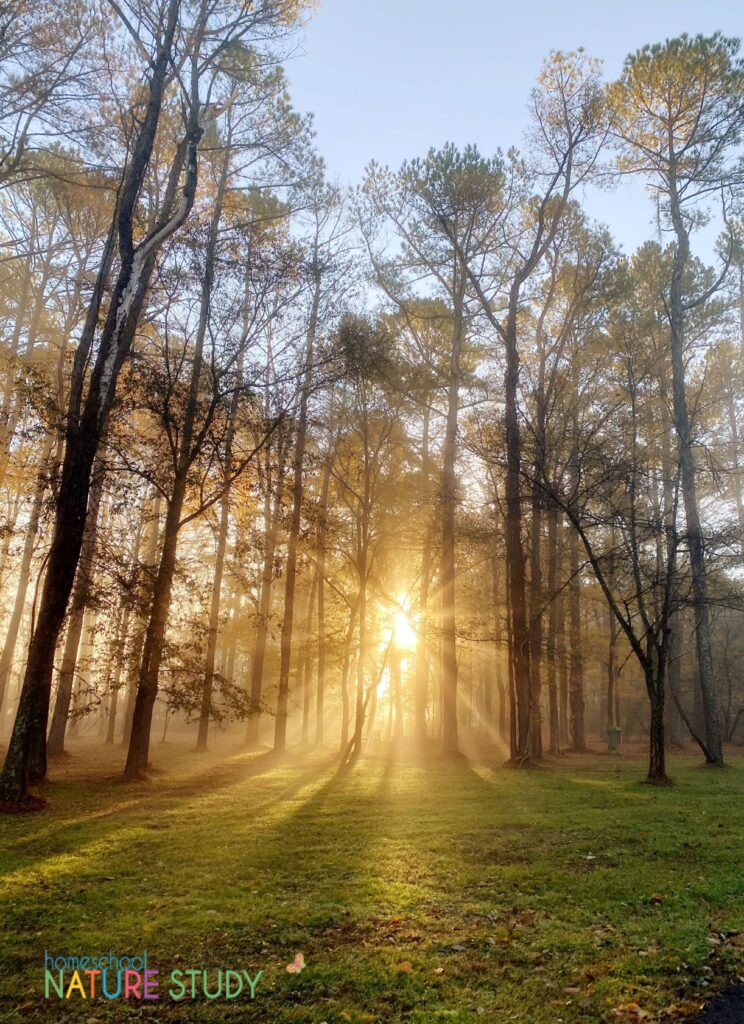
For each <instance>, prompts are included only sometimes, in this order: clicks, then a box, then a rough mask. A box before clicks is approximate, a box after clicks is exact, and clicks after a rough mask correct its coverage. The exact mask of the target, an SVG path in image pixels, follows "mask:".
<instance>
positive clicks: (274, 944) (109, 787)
mask: <svg viewBox="0 0 744 1024" xmlns="http://www.w3.org/2000/svg"><path fill="white" fill-rule="evenodd" d="M169 750H170V753H169V761H168V764H167V768H166V770H165V771H163V772H162V773H159V774H157V775H156V776H154V777H153V779H152V780H151V781H150V782H149V783H146V784H144V785H140V786H134V785H125V784H123V783H120V782H118V781H117V779H116V776H115V773H116V771H117V769H118V763H117V760H116V757H118V754H117V755H116V757H114V756H112V755H111V753H110V751H106V752H105V756H102V754H103V748H101V747H84V746H81V747H79V748H77V749H76V750H75V756H74V758H71V759H70V760H68V761H66V762H65V763H64V765H63V766H61V767H60V766H56V767H55V768H54V770H53V778H52V782H51V783H50V784H49V786H48V787H47V796H48V799H49V807H48V809H47V810H46V811H45V812H44V813H41V814H36V815H19V816H16V817H13V818H4V819H3V820H2V822H0V830H1V831H0V866H1V867H2V881H1V883H0V886H1V888H0V907H1V908H2V914H1V917H2V924H3V929H4V931H3V938H2V947H3V948H2V958H3V959H2V964H1V965H0V967H1V981H0V985H1V987H0V1019H2V1020H3V1021H5V1020H14V1019H18V1020H20V1019H24V1020H31V1021H36V1020H39V1021H41V1020H45V1021H46V1020H50V1021H51V1020H53V1021H58V1020H71V1021H72V1020H80V1021H86V1022H91V1024H92V1022H96V1021H101V1022H106V1021H127V1020H142V1019H145V1020H147V1019H154V1018H157V1019H158V1020H165V1021H174V1022H175V1021H218V1020H228V1021H233V1020H234V1021H238V1020H240V1021H246V1022H262V1024H263V1022H270V1024H274V1022H276V1024H288V1022H308V1024H310V1022H314V1024H320V1022H322V1021H325V1022H327V1024H341V1022H347V1024H348V1022H351V1024H354V1022H380V1024H396V1022H404V1021H405V1022H411V1024H435V1022H450V1024H460V1022H465V1021H487V1022H498V1024H507V1022H509V1021H517V1022H520V1024H570V1022H576V1021H610V1020H615V1021H617V1020H620V1021H623V1020H625V1021H628V1022H632V1021H642V1020H645V1021H652V1020H656V1019H662V1018H663V1017H664V1016H665V1014H667V1015H668V1014H673V1015H676V1014H683V1013H685V1012H689V1011H691V1010H693V1009H694V1008H695V1007H696V1006H699V1005H700V1003H701V1001H702V999H704V998H705V994H706V992H708V991H711V990H712V989H713V988H715V987H716V986H717V985H719V984H723V983H724V982H725V980H726V979H730V978H732V977H734V976H736V974H737V973H741V972H742V966H741V964H742V953H744V934H742V935H739V934H738V932H739V930H742V931H743V932H744V872H742V851H743V850H744V845H743V840H744V801H743V800H742V773H741V767H742V761H741V760H740V761H739V764H738V766H737V765H736V764H735V766H734V767H733V768H730V769H729V770H727V771H723V772H721V771H711V770H706V769H703V768H700V767H698V764H697V761H696V760H693V759H691V758H689V759H688V758H684V759H679V760H678V761H676V762H674V763H673V765H672V770H673V774H674V777H675V780H676V782H677V785H676V786H675V787H673V788H670V789H657V788H652V787H649V786H645V785H642V784H641V783H640V781H639V780H640V779H641V778H642V777H643V772H644V765H643V762H642V761H641V760H640V759H638V760H634V759H626V758H625V757H623V758H612V757H610V756H599V755H595V756H587V757H567V758H563V759H559V760H557V761H555V762H553V763H552V764H551V765H550V767H549V768H546V769H544V770H542V769H540V770H534V771H526V772H520V771H514V770H509V769H504V768H501V767H499V766H497V765H496V764H493V765H489V764H475V763H471V762H468V761H466V760H462V761H458V762H447V761H444V760H440V759H433V760H430V761H427V762H425V763H416V762H414V761H402V762H399V763H396V762H393V761H391V760H387V759H386V758H385V757H383V756H380V757H379V758H378V757H368V758H365V759H364V760H362V761H361V762H360V763H359V764H358V765H357V766H355V767H354V768H353V769H351V770H350V771H349V772H347V773H345V774H341V775H339V774H337V773H336V771H335V768H336V760H335V758H334V756H333V754H332V752H330V751H328V750H326V751H323V752H314V753H309V754H307V755H306V756H304V757H302V758H300V757H299V756H295V757H291V758H288V759H287V760H285V761H283V762H281V763H277V762H275V761H273V760H272V758H271V757H270V756H268V755H247V754H237V755H233V756H228V757H219V756H217V755H207V756H206V757H205V756H201V757H197V756H195V755H193V754H191V753H189V752H187V751H185V750H184V749H181V748H175V749H174V748H173V747H171V745H169ZM101 762H104V763H103V764H101ZM143 948H146V949H147V951H148V961H149V963H150V965H151V966H156V967H157V968H158V969H159V971H160V976H161V999H160V1000H159V1001H158V1002H157V1003H153V1004H150V1005H146V1006H145V1005H143V1004H142V1003H140V1002H137V1001H133V1002H124V1001H121V1000H117V1001H102V1000H96V1001H95V1002H93V1003H88V1002H86V1003H83V1002H82V1000H81V999H80V998H79V997H78V996H73V997H71V999H70V1000H69V1001H62V1002H60V1001H59V1000H58V999H57V998H56V997H55V998H53V999H50V1000H46V1001H45V999H44V987H43V964H42V961H43V953H44V950H45V949H46V950H48V951H49V952H54V953H55V954H58V955H86V954H87V955H95V954H98V953H102V952H104V951H108V950H109V949H113V950H114V952H115V953H118V954H119V955H137V954H138V953H139V952H140V951H141V950H142V949H143ZM298 951H302V952H303V953H304V956H305V958H306V961H307V968H306V969H305V970H304V971H303V972H302V973H301V974H294V975H293V974H289V973H287V971H286V970H285V965H286V964H287V963H289V961H290V960H291V959H292V958H293V956H294V954H295V953H296V952H298ZM201 967H205V968H208V969H209V970H210V972H211V973H210V979H209V983H210V986H211V987H212V988H213V987H214V985H215V984H216V974H215V973H214V972H215V971H216V969H217V968H220V967H222V968H234V969H238V970H239V969H246V970H249V971H250V973H251V974H255V972H256V971H257V970H262V971H263V972H264V973H263V976H262V978H261V979H260V981H259V982H258V985H257V987H256V998H255V1001H254V1002H250V1001H247V1000H245V999H242V1000H236V1001H233V1002H226V1001H224V1000H221V999H220V1000H214V1001H209V1000H205V999H204V998H197V999H195V1000H193V1001H191V1000H188V1001H186V1002H181V1003H177V1002H173V1001H172V1000H170V999H169V998H168V997H167V988H168V978H169V976H170V972H171V970H173V969H178V968H180V969H187V968H201Z"/></svg>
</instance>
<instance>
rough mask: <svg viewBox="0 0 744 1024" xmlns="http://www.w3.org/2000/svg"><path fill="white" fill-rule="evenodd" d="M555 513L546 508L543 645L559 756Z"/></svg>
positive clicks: (551, 729)
mask: <svg viewBox="0 0 744 1024" xmlns="http://www.w3.org/2000/svg"><path fill="white" fill-rule="evenodd" d="M557 584H558V509H557V508H555V507H554V506H549V507H548V583H547V591H548V593H547V597H548V600H549V601H550V608H549V611H548V636H547V640H546V643H545V662H546V664H547V674H548V679H547V682H548V729H549V736H550V740H549V743H550V753H551V754H560V752H561V740H560V723H559V719H558V662H557V657H556V653H557V651H556V648H557V642H558V605H559V603H561V602H562V601H563V595H562V594H559V593H558V586H557Z"/></svg>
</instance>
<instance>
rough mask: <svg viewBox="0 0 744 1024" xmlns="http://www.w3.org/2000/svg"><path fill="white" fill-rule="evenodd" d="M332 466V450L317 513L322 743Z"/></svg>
mask: <svg viewBox="0 0 744 1024" xmlns="http://www.w3.org/2000/svg"><path fill="white" fill-rule="evenodd" d="M332 468H333V451H331V452H330V453H329V455H328V458H327V459H326V464H325V467H324V469H323V483H322V485H321V488H320V508H319V509H318V513H319V516H320V522H319V525H318V685H317V692H316V694H315V743H316V745H317V746H321V744H322V743H323V734H324V728H323V726H324V722H323V716H324V714H325V707H324V703H325V674H326V632H325V631H326V623H325V572H326V544H327V537H328V489H329V486H330V482H331V470H332Z"/></svg>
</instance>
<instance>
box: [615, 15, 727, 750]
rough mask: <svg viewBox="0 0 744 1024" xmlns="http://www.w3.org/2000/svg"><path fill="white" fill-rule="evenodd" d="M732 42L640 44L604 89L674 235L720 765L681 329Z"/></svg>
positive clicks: (697, 573)
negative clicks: (694, 238) (693, 238)
mask: <svg viewBox="0 0 744 1024" xmlns="http://www.w3.org/2000/svg"><path fill="white" fill-rule="evenodd" d="M738 51H739V42H738V40H734V39H727V38H725V37H724V36H722V35H720V33H718V34H716V35H713V36H708V37H706V36H696V37H695V38H694V39H691V38H689V37H688V36H686V35H685V36H680V37H678V38H676V39H671V40H668V41H667V42H666V43H664V44H663V45H661V44H657V45H655V46H646V47H644V48H643V49H641V50H639V51H638V52H637V53H635V54H632V55H631V56H630V57H628V58H627V60H626V62H625V67H624V69H623V73H622V75H621V77H620V79H619V80H618V81H617V82H615V83H613V84H612V86H611V87H610V89H609V100H610V103H611V106H612V112H613V131H614V133H615V136H616V138H617V140H618V143H619V146H620V152H619V155H618V166H619V169H620V170H621V171H622V172H623V173H633V174H640V175H643V177H644V178H645V179H646V180H647V183H648V185H649V187H650V189H651V190H652V194H653V196H654V198H655V202H656V209H657V212H658V216H659V219H660V223H661V224H662V225H663V227H664V228H665V229H666V230H667V231H671V232H672V234H673V237H674V250H673V253H674V254H673V260H672V266H671V272H670V275H669V278H668V281H667V282H666V285H665V289H664V303H665V307H666V315H667V319H668V322H669V344H670V351H671V363H672V397H673V407H674V425H675V430H676V433H677V443H678V459H679V464H680V471H681V486H682V497H683V502H684V509H685V518H686V522H687V543H688V547H689V551H690V564H691V569H692V577H693V588H694V600H695V629H696V637H697V651H698V663H699V672H700V688H701V692H702V698H703V706H704V709H705V727H706V735H707V744H706V745H707V751H708V752H707V755H706V758H707V760H708V761H709V762H710V763H711V764H720V763H722V761H723V747H722V741H721V725H720V719H719V708H718V698H717V694H716V688H715V683H714V677H713V658H712V649H711V639H710V621H709V619H710V616H709V607H708V579H707V571H706V564H705V541H704V537H703V528H702V524H701V520H700V510H699V503H698V495H697V484H696V475H695V435H694V431H693V425H692V422H691V416H690V410H689V405H688V399H687V391H686V370H685V360H686V358H687V355H688V352H687V342H686V336H685V331H686V325H687V322H688V319H689V315H690V312H691V311H692V310H694V309H695V308H697V307H698V306H700V305H702V304H703V303H705V302H706V301H707V300H708V299H709V298H710V297H711V296H712V295H713V294H714V293H715V291H716V289H717V288H718V287H719V285H720V284H721V283H722V280H723V276H724V275H725V272H726V270H727V263H728V259H729V258H730V255H729V256H727V260H726V266H724V270H723V271H722V274H721V277H720V278H719V279H718V280H717V281H715V282H713V284H711V285H710V287H708V288H706V289H705V290H704V291H703V292H697V293H693V294H690V293H688V292H686V291H685V287H684V283H685V273H686V270H687V268H688V264H689V262H690V259H691V246H690V238H691V234H692V232H693V231H694V229H695V227H696V226H698V225H699V224H700V223H701V205H704V204H710V203H711V202H713V201H715V197H716V196H717V195H719V194H720V195H722V196H723V206H722V212H723V215H724V217H725V216H726V193H727V190H728V189H729V187H730V185H731V184H732V182H733V181H734V177H733V175H735V173H736V171H735V165H734V162H733V158H734V156H735V153H734V147H735V146H736V144H737V142H738V141H739V139H740V137H741V131H742V128H744V103H743V102H742V97H743V96H744V64H742V61H741V59H739V58H738Z"/></svg>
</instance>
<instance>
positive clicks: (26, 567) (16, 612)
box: [0, 434, 54, 712]
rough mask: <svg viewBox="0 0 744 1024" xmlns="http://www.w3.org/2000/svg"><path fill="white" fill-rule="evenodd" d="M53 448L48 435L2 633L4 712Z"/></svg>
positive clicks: (0, 699)
mask: <svg viewBox="0 0 744 1024" xmlns="http://www.w3.org/2000/svg"><path fill="white" fill-rule="evenodd" d="M53 445H54V436H53V435H52V434H49V435H47V438H46V440H45V442H44V450H43V451H42V454H41V469H40V470H39V474H38V476H37V478H36V488H35V490H34V497H33V503H32V505H31V512H30V514H29V519H28V524H27V526H26V536H25V538H24V542H23V552H22V554H21V564H20V566H19V569H18V587H17V589H16V595H15V600H14V602H13V610H12V611H11V613H10V620H9V622H8V629H7V632H6V634H5V643H4V645H3V652H2V655H0V712H1V711H2V709H3V703H4V701H5V694H6V691H7V684H8V680H9V678H10V671H11V668H12V667H13V658H14V655H15V649H16V643H17V641H18V633H19V630H20V626H21V619H22V618H23V611H24V608H25V607H26V593H27V591H28V584H29V580H30V578H31V561H32V559H33V556H34V547H35V545H36V537H37V533H38V531H39V519H40V517H41V510H42V506H43V504H44V494H45V492H46V488H47V474H48V472H49V465H48V462H49V457H50V456H51V453H52V447H53ZM9 533H10V531H9Z"/></svg>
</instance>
